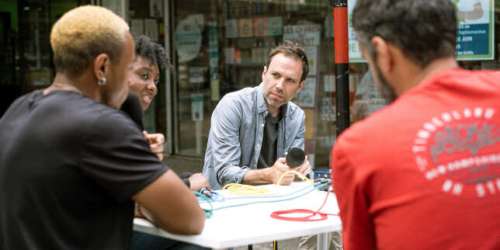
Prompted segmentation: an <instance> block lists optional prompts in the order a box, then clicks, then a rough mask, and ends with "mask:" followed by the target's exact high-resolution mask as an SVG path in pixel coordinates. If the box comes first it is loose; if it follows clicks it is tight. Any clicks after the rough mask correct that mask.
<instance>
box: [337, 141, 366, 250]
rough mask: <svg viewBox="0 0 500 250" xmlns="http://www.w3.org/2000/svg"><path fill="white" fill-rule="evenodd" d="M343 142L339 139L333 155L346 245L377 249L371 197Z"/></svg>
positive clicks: (347, 247) (348, 246) (348, 247)
mask: <svg viewBox="0 0 500 250" xmlns="http://www.w3.org/2000/svg"><path fill="white" fill-rule="evenodd" d="M344 145H345V144H344V143H343V141H342V140H339V142H337V144H336V145H335V147H334V149H333V150H332V156H331V159H332V161H331V169H332V175H333V187H334V192H335V195H336V196H337V201H338V204H339V208H340V218H341V219H342V237H343V242H344V249H349V250H354V249H359V250H361V249H375V248H376V247H375V239H374V236H375V234H374V231H373V222H372V220H371V218H370V214H369V211H368V206H369V204H368V202H369V199H368V197H367V196H366V193H365V192H364V187H363V185H364V184H363V183H362V181H360V178H358V176H357V174H356V167H357V166H355V165H354V164H353V163H352V161H350V158H349V153H348V152H347V151H348V150H345V149H344ZM355 153H356V152H350V154H355ZM358 167H360V166H358Z"/></svg>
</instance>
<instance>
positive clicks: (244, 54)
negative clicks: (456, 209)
mask: <svg viewBox="0 0 500 250" xmlns="http://www.w3.org/2000/svg"><path fill="white" fill-rule="evenodd" d="M497 6H498V3H497ZM172 10H173V12H172V25H171V26H172V27H171V29H172V47H173V56H174V58H175V60H174V65H175V69H174V77H173V88H174V89H173V98H174V101H173V103H174V105H173V107H172V108H173V114H174V119H175V121H174V128H175V131H174V135H175V139H174V154H178V155H184V156H193V157H202V156H203V154H204V150H205V147H206V142H207V136H208V131H209V128H210V117H211V114H212V111H213V109H214V107H215V105H217V103H218V101H219V100H220V98H221V97H222V96H224V95H225V94H226V93H228V92H231V91H234V90H238V89H241V88H244V87H252V86H256V85H258V84H259V83H260V81H261V73H262V70H263V66H264V64H265V61H266V57H267V53H268V52H269V50H270V49H271V48H273V47H275V46H276V45H278V44H279V43H281V42H282V41H283V40H294V41H297V42H299V43H300V44H302V45H303V46H304V47H305V49H306V51H307V54H308V58H309V64H310V65H311V66H310V67H311V70H310V74H309V76H308V78H307V79H306V83H305V88H304V90H303V91H302V92H301V93H300V94H299V95H298V96H297V97H296V98H295V99H294V100H293V101H294V102H295V103H297V104H298V105H299V106H301V107H302V108H303V109H304V111H305V113H306V134H305V139H306V153H307V154H308V155H309V159H310V161H311V162H312V164H313V166H315V167H316V168H321V167H328V165H329V156H330V150H331V147H332V145H333V144H334V143H335V138H336V135H335V134H336V128H335V119H336V118H335V114H336V110H335V94H336V93H335V72H334V62H333V58H334V55H333V53H334V52H333V50H334V48H333V42H334V40H333V39H334V37H333V28H332V27H333V21H332V19H333V18H332V17H331V11H332V9H331V6H330V5H329V1H321V0H306V1H289V0H213V1H204V0H176V1H173V7H172ZM498 12H499V7H496V11H495V13H496V14H495V20H496V23H497V24H498V22H499V21H498V20H499V19H498ZM495 36H496V38H495V43H494V44H495V45H494V47H495V49H497V50H498V49H500V44H499V43H498V41H499V39H498V36H499V32H498V25H497V27H496V32H495ZM461 65H463V66H464V67H467V68H493V69H498V68H500V67H499V57H498V54H497V55H495V59H494V60H479V61H461ZM349 70H350V80H349V88H350V93H349V95H350V100H351V120H352V121H353V122H356V121H358V120H360V119H362V116H358V115H359V114H360V113H359V112H360V109H361V111H362V110H363V109H366V111H369V112H372V111H374V110H377V109H379V108H381V107H382V106H384V105H385V103H386V101H385V100H383V98H381V96H380V95H378V93H377V90H376V87H375V85H374V83H373V80H372V79H371V78H370V77H369V76H370V73H369V72H368V67H367V65H366V64H365V63H351V64H350V65H349ZM366 98H368V99H366ZM360 103H361V105H360ZM365 115H366V114H365ZM363 116H364V115H363Z"/></svg>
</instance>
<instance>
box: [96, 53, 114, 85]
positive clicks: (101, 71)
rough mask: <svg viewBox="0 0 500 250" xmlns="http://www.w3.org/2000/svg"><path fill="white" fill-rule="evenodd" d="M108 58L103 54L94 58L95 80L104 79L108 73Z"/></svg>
mask: <svg viewBox="0 0 500 250" xmlns="http://www.w3.org/2000/svg"><path fill="white" fill-rule="evenodd" d="M109 63H110V60H109V56H108V55H107V54H105V53H102V54H99V55H97V56H96V57H95V58H94V67H93V70H94V75H95V77H96V78H97V80H100V79H105V78H106V74H107V72H108V71H109Z"/></svg>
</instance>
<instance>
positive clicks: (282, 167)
mask: <svg viewBox="0 0 500 250" xmlns="http://www.w3.org/2000/svg"><path fill="white" fill-rule="evenodd" d="M268 169H269V171H270V178H271V181H272V183H274V184H278V185H290V184H291V183H292V182H293V179H294V177H295V175H294V174H293V173H289V174H286V175H285V176H283V174H284V173H285V172H286V171H289V170H291V169H290V168H289V167H288V165H286V159H285V158H284V157H281V158H278V160H276V162H275V163H274V165H273V166H272V167H270V168H268ZM282 176H283V177H282ZM278 182H279V183H278Z"/></svg>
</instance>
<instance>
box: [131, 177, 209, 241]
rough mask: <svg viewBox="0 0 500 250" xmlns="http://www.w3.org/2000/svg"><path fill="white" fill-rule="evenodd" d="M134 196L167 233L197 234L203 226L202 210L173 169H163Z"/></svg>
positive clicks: (203, 216)
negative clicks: (164, 171) (155, 178)
mask: <svg viewBox="0 0 500 250" xmlns="http://www.w3.org/2000/svg"><path fill="white" fill-rule="evenodd" d="M133 199H134V200H135V201H136V202H137V203H139V205H140V206H142V207H144V208H145V209H147V210H148V212H149V213H150V214H151V215H152V217H153V219H154V221H155V223H157V224H158V225H159V226H160V227H161V228H163V229H165V230H166V231H168V232H170V233H175V234H199V233H201V231H202V230H203V226H204V223H205V215H204V213H203V210H202V209H201V208H200V206H199V205H198V201H197V200H196V197H195V196H194V195H193V193H192V192H191V190H189V188H187V187H186V185H184V183H183V182H182V180H181V179H179V177H177V175H176V174H175V173H174V172H173V171H167V172H166V173H164V174H163V175H162V176H160V177H159V178H158V179H157V180H156V181H154V182H153V183H151V184H150V185H148V186H147V187H146V188H144V189H143V190H141V191H140V192H139V193H137V194H136V195H134V197H133Z"/></svg>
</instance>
